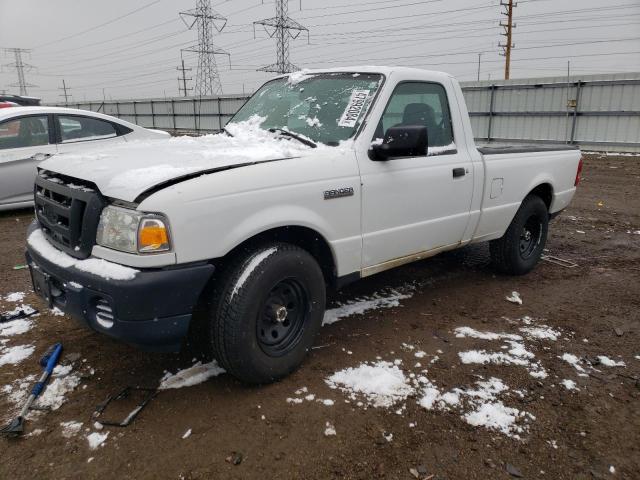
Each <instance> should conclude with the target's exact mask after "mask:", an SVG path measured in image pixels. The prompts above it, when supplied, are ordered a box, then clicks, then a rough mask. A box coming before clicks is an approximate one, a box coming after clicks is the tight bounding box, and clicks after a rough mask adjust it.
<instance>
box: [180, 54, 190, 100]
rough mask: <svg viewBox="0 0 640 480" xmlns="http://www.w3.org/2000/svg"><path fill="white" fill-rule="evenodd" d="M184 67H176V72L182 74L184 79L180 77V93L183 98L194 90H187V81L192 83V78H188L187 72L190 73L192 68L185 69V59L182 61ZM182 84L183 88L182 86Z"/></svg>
mask: <svg viewBox="0 0 640 480" xmlns="http://www.w3.org/2000/svg"><path fill="white" fill-rule="evenodd" d="M180 62H181V63H182V67H176V70H178V71H180V72H182V77H178V93H182V96H183V97H186V96H187V92H189V91H191V90H193V88H187V81H191V80H192V78H191V77H189V78H187V75H186V72H190V71H191V70H192V69H191V68H185V66H184V58H183V59H181V60H180ZM181 83H182V86H180V84H181Z"/></svg>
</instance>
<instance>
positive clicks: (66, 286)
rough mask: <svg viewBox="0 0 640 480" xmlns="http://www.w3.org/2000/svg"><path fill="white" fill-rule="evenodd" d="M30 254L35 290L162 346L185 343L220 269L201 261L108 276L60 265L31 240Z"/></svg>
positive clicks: (78, 315)
mask: <svg viewBox="0 0 640 480" xmlns="http://www.w3.org/2000/svg"><path fill="white" fill-rule="evenodd" d="M26 259H27V264H28V265H29V269H30V271H31V275H32V279H33V280H34V291H36V293H38V294H39V295H40V296H41V297H43V298H44V299H45V301H47V303H48V304H49V306H50V307H58V308H59V309H60V310H62V311H63V312H65V313H67V314H69V315H70V316H71V317H74V318H75V319H77V320H80V321H81V323H83V324H85V325H86V326H88V327H89V328H91V329H93V330H95V331H97V332H100V333H104V334H106V335H109V336H110V337H114V338H117V339H120V340H123V341H125V342H127V343H131V344H134V345H136V346H138V347H140V348H142V349H145V350H151V351H162V352H171V351H178V350H179V349H180V346H181V344H182V341H183V340H184V337H185V336H186V334H187V332H188V330H189V323H190V321H191V316H192V313H193V310H194V308H195V306H196V304H197V302H198V299H199V297H200V294H201V293H202V291H203V289H204V287H205V285H206V284H207V282H208V281H209V279H210V278H211V276H212V275H213V272H214V266H213V265H211V264H208V263H199V264H191V265H188V266H181V267H171V268H161V269H143V270H140V271H139V272H138V273H137V274H136V276H135V278H133V279H132V280H107V279H105V278H102V277H100V276H97V275H94V274H91V273H87V272H83V271H80V270H78V269H76V268H74V267H70V268H64V267H60V266H59V265H56V264H54V263H52V262H50V261H48V260H47V259H45V258H43V257H42V256H41V255H40V254H39V253H38V252H37V251H36V250H34V249H33V248H32V247H31V246H29V245H27V252H26ZM105 312H107V317H105ZM105 318H108V319H109V320H108V321H105Z"/></svg>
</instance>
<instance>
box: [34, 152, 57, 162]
mask: <svg viewBox="0 0 640 480" xmlns="http://www.w3.org/2000/svg"><path fill="white" fill-rule="evenodd" d="M51 155H52V154H51V153H34V154H33V155H31V156H30V157H29V159H30V160H35V161H36V162H41V161H42V160H45V159H47V158H49V157H50V156H51Z"/></svg>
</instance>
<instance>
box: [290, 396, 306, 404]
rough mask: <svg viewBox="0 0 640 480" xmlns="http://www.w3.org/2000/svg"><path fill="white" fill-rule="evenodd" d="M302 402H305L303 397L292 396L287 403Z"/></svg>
mask: <svg viewBox="0 0 640 480" xmlns="http://www.w3.org/2000/svg"><path fill="white" fill-rule="evenodd" d="M302 402H304V399H302V398H291V397H289V398H287V403H296V404H298V403H302Z"/></svg>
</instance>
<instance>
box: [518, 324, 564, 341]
mask: <svg viewBox="0 0 640 480" xmlns="http://www.w3.org/2000/svg"><path fill="white" fill-rule="evenodd" d="M519 330H520V331H521V332H522V333H524V334H525V335H526V336H527V338H529V339H538V340H552V341H554V342H555V341H556V340H558V337H559V336H560V335H561V334H560V332H559V331H557V330H554V329H553V328H551V327H549V326H547V325H539V326H536V327H521V328H519Z"/></svg>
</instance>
